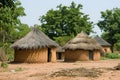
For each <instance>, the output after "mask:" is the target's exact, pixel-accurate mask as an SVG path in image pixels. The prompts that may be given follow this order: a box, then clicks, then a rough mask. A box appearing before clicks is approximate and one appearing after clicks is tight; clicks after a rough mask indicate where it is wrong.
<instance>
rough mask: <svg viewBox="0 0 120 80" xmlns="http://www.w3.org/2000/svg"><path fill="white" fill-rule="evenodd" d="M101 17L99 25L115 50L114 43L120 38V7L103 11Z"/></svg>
mask: <svg viewBox="0 0 120 80" xmlns="http://www.w3.org/2000/svg"><path fill="white" fill-rule="evenodd" d="M101 18H102V20H100V21H99V22H98V26H99V27H100V29H101V30H103V31H104V34H102V36H103V38H104V39H105V40H107V41H108V42H109V43H110V44H111V45H112V51H113V47H114V44H115V43H117V42H118V40H120V8H114V9H112V10H106V11H104V12H101Z"/></svg>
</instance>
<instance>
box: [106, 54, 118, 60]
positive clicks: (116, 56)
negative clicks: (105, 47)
mask: <svg viewBox="0 0 120 80" xmlns="http://www.w3.org/2000/svg"><path fill="white" fill-rule="evenodd" d="M105 57H107V58H109V59H120V55H119V54H117V53H106V55H105Z"/></svg>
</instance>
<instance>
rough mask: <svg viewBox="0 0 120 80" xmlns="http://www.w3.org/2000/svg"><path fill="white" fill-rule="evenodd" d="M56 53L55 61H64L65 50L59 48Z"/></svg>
mask: <svg viewBox="0 0 120 80" xmlns="http://www.w3.org/2000/svg"><path fill="white" fill-rule="evenodd" d="M56 52H57V59H58V60H64V52H65V50H64V49H63V48H62V47H61V46H58V47H57V49H56Z"/></svg>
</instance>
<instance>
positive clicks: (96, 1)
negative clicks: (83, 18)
mask: <svg viewBox="0 0 120 80" xmlns="http://www.w3.org/2000/svg"><path fill="white" fill-rule="evenodd" d="M72 1H74V2H75V3H76V4H82V5H83V9H82V12H84V13H85V14H88V15H89V17H90V21H92V22H93V23H94V24H96V23H97V22H98V21H99V20H101V14H100V12H101V11H105V10H107V9H113V8H116V7H118V8H120V0H20V2H21V3H22V6H23V7H24V9H25V13H26V16H25V17H22V18H20V19H21V21H22V23H25V24H28V25H29V26H33V25H35V24H40V21H39V20H38V19H39V18H40V16H42V15H45V14H46V13H47V11H48V10H50V9H54V10H56V7H57V6H58V5H60V4H62V5H65V6H70V4H71V2H72ZM93 30H94V32H96V34H95V33H94V34H93V35H101V30H100V29H99V28H98V26H97V25H94V29H93Z"/></svg>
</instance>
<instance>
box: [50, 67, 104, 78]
mask: <svg viewBox="0 0 120 80" xmlns="http://www.w3.org/2000/svg"><path fill="white" fill-rule="evenodd" d="M101 73H102V71H100V70H99V69H97V68H92V69H86V68H73V69H67V70H61V71H57V72H55V73H53V74H51V75H50V76H51V77H59V76H68V77H98V76H100V75H101Z"/></svg>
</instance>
